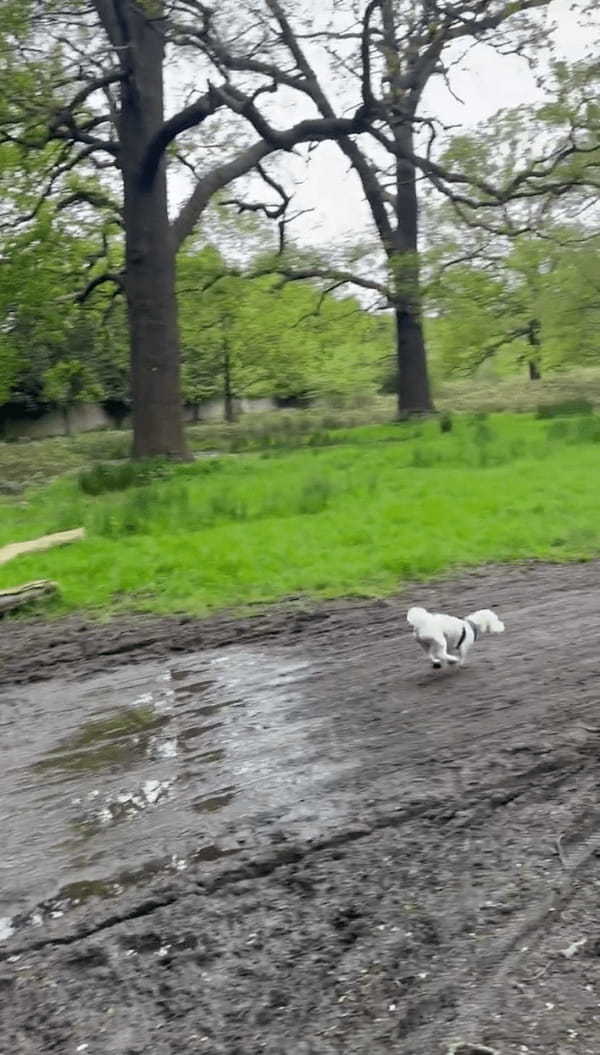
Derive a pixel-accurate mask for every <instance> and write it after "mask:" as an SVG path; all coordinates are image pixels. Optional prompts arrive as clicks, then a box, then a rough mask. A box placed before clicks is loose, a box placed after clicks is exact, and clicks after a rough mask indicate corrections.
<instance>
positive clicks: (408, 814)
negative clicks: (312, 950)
mask: <svg viewBox="0 0 600 1055" xmlns="http://www.w3.org/2000/svg"><path fill="white" fill-rule="evenodd" d="M586 764H587V763H586V760H585V756H584V757H583V758H579V757H575V758H574V757H573V754H572V752H565V753H563V754H560V753H557V754H556V755H553V756H552V757H550V758H545V759H543V760H542V761H540V762H536V763H535V764H533V765H532V766H530V767H529V768H526V769H524V770H523V771H522V772H520V773H518V774H515V775H513V776H512V777H511V779H510V780H509V781H508V782H504V783H502V784H501V785H491V786H489V787H487V788H481V789H478V790H476V791H473V792H471V793H469V792H463V793H462V794H459V795H458V796H457V797H456V798H453V799H448V798H446V796H445V795H438V796H436V797H431V798H429V799H426V800H424V801H423V802H421V803H415V804H413V805H412V806H411V807H410V808H408V809H404V810H402V809H400V808H398V809H396V810H395V811H394V813H388V812H378V813H374V814H373V815H372V817H371V818H369V817H367V816H365V817H364V819H363V821H362V822H361V823H360V824H359V825H356V826H354V827H351V828H345V829H344V830H343V831H338V832H335V833H334V834H331V835H329V836H327V837H325V838H321V839H315V840H311V841H310V842H305V843H300V842H292V843H286V844H284V845H283V846H280V847H279V849H277V850H276V851H275V852H273V851H270V852H266V853H264V854H255V855H253V856H252V857H251V858H249V859H247V860H245V861H243V862H242V863H240V864H235V865H233V867H229V866H225V867H221V868H215V870H214V874H213V875H212V876H209V877H206V878H203V879H198V880H195V881H194V880H192V879H191V876H190V875H189V874H188V876H187V877H186V880H185V882H182V883H180V884H174V886H175V889H174V890H173V891H172V892H165V893H163V894H161V893H160V892H159V891H157V892H156V894H154V895H153V896H151V897H149V898H144V899H142V900H141V901H139V902H138V903H135V904H133V905H131V906H130V907H128V908H127V910H126V911H124V912H116V913H109V914H107V915H106V916H105V918H102V919H101V920H100V921H99V922H98V923H97V924H95V925H94V926H92V927H88V928H85V927H78V928H77V929H75V930H74V931H72V932H71V933H66V934H55V935H49V936H48V937H43V938H40V939H34V940H31V941H25V942H22V943H19V942H18V939H17V936H15V937H14V938H13V939H12V940H11V942H10V944H9V945H8V947H7V948H6V949H5V950H2V949H0V962H2V961H3V960H6V959H8V958H9V957H12V956H15V955H17V956H18V955H22V954H23V953H28V952H34V951H40V950H43V949H45V948H48V947H52V946H63V945H72V944H75V943H77V942H79V941H84V940H86V939H87V938H90V937H94V936H96V935H98V934H101V933H102V932H104V931H108V930H112V929H113V928H115V927H118V926H119V925H120V924H122V923H126V922H130V921H132V920H137V919H142V918H144V917H147V916H151V915H152V914H153V913H154V912H156V911H158V910H161V909H163V908H166V907H168V906H170V905H174V904H176V903H178V902H180V901H182V900H184V899H185V898H189V897H194V896H196V895H198V894H201V895H203V896H207V897H210V896H213V895H215V894H219V893H220V892H221V891H222V890H224V889H225V888H227V887H229V886H232V885H234V884H236V883H241V882H247V881H249V880H258V879H265V878H268V877H270V876H272V875H273V874H274V873H276V872H277V871H278V870H279V869H281V868H283V867H286V866H289V865H296V864H299V863H300V862H306V861H310V858H311V857H314V856H317V855H321V854H323V853H324V852H325V853H326V852H327V851H331V850H335V849H337V848H340V847H347V846H349V845H351V844H352V843H354V842H357V841H359V840H368V839H369V838H371V837H372V836H374V835H376V834H377V833H379V832H382V831H385V830H386V829H390V830H393V829H399V828H401V827H402V826H404V825H406V824H409V823H411V822H413V821H415V820H424V821H429V822H431V823H433V824H437V825H438V826H440V827H442V828H443V827H446V826H448V825H451V824H452V822H453V821H454V822H455V823H454V825H453V828H454V829H455V830H456V829H457V828H466V827H467V826H468V825H470V824H472V823H480V822H482V821H484V820H485V819H486V818H487V817H489V815H490V814H492V813H493V812H494V811H496V810H499V809H501V808H503V807H505V806H506V805H507V804H509V803H514V802H516V801H517V800H518V799H519V798H520V797H521V796H522V795H526V794H527V793H528V791H529V790H530V785H531V782H532V780H534V779H535V778H543V777H546V779H545V780H544V783H543V787H544V788H545V789H547V790H548V791H555V790H556V789H558V788H559V787H560V786H561V785H563V784H565V783H567V782H568V781H570V780H572V779H573V777H574V776H575V775H577V774H578V773H580V772H581V771H582V770H584V769H585V768H586ZM539 787H540V785H539V784H538V789H539ZM456 822H458V823H456ZM599 824H600V817H599ZM593 839H594V842H593V845H591V841H592V837H591V836H590V838H589V839H588V840H586V849H585V850H584V853H583V854H580V858H578V859H577V861H576V863H574V865H573V867H572V868H571V869H570V870H571V871H574V872H576V871H577V870H578V869H579V868H580V867H582V865H584V864H585V862H586V861H587V860H588V859H589V857H590V856H591V854H593V852H594V851H595V849H596V847H597V846H600V831H599V832H598V833H596V834H595V835H594V837H593ZM588 843H590V845H589V846H588ZM36 909H37V906H36V907H34V908H33V909H32V910H31V911H30V912H29V913H28V917H27V918H28V919H30V918H31V916H33V915H35V914H36ZM548 911H549V910H548ZM27 929H29V927H28V924H27V922H26V921H25V922H24V923H23V924H19V923H18V922H17V924H16V931H17V934H19V933H23V931H24V930H27ZM516 940H517V938H515V941H516Z"/></svg>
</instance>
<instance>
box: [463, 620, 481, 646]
mask: <svg viewBox="0 0 600 1055" xmlns="http://www.w3.org/2000/svg"><path fill="white" fill-rule="evenodd" d="M465 623H468V624H469V626H470V627H471V630H472V631H473V637H474V639H475V641H477V638H478V637H479V636H480V630H479V627H478V626H477V623H474V622H473V620H472V619H465Z"/></svg>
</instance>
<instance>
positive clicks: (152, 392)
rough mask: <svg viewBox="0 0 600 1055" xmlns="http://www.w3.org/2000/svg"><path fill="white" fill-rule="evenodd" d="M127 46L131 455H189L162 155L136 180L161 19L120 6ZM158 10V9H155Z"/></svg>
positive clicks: (155, 82) (123, 124) (124, 152)
mask: <svg viewBox="0 0 600 1055" xmlns="http://www.w3.org/2000/svg"><path fill="white" fill-rule="evenodd" d="M121 14H122V18H123V20H125V19H126V21H127V35H128V37H129V45H128V48H127V52H126V56H125V58H124V64H125V65H126V67H127V68H128V77H127V79H126V80H125V82H124V84H123V88H122V94H121V100H122V102H121V114H120V122H119V123H120V140H121V150H120V161H121V170H122V174H123V184H124V226H125V263H126V280H125V281H126V293H127V309H128V320H129V333H130V341H131V396H132V409H133V456H134V457H135V458H148V457H152V456H155V455H166V456H167V457H171V458H183V457H186V455H187V450H186V444H185V437H184V432H183V414H182V400H181V388H180V376H179V372H180V371H179V367H180V364H179V333H178V327H177V302H176V297H175V251H174V246H173V242H172V238H171V233H170V230H169V217H168V212H167V184H166V169H165V162H164V159H163V161H162V162H161V164H160V165H159V167H158V171H157V172H156V175H155V176H154V178H153V179H152V180H151V182H150V185H148V181H147V180H144V179H142V168H143V160H144V156H145V153H146V150H147V147H148V144H149V142H150V141H151V139H152V137H153V136H154V134H155V133H156V132H157V130H158V129H159V128H160V127H161V125H162V123H163V61H164V44H163V38H162V33H161V24H160V20H157V19H156V18H154V19H152V18H150V17H149V15H147V14H144V10H143V8H142V6H141V5H140V6H139V7H137V6H134V5H133V4H125V5H122V8H121ZM153 14H155V15H156V8H155V7H154V8H153Z"/></svg>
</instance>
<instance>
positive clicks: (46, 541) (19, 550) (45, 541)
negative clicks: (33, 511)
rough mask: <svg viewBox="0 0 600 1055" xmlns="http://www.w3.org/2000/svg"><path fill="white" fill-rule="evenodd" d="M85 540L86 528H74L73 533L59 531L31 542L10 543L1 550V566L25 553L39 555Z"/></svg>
mask: <svg viewBox="0 0 600 1055" xmlns="http://www.w3.org/2000/svg"><path fill="white" fill-rule="evenodd" d="M83 538H85V528H74V529H73V531H58V532H57V533H56V534H54V535H43V536H42V538H36V539H32V540H31V542H9V543H8V545H7V546H3V547H2V549H0V564H7V563H8V561H9V560H12V559H13V558H14V557H21V556H22V555H23V554H25V553H37V552H38V551H39V550H45V549H51V548H52V547H53V546H65V545H66V544H67V543H68V542H79V541H80V539H83Z"/></svg>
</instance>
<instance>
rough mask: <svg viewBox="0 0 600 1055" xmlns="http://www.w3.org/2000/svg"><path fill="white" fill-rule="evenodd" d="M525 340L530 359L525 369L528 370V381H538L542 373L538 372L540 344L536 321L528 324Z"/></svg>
mask: <svg viewBox="0 0 600 1055" xmlns="http://www.w3.org/2000/svg"><path fill="white" fill-rule="evenodd" d="M527 340H528V343H529V347H530V348H531V353H530V355H531V358H530V359H529V360H528V362H527V368H528V370H529V380H530V381H540V380H541V377H542V371H541V370H540V359H539V356H540V348H541V346H542V342H541V340H540V324H539V322H538V320H537V319H532V320H531V322H530V323H529V331H528V334H527Z"/></svg>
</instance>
